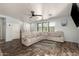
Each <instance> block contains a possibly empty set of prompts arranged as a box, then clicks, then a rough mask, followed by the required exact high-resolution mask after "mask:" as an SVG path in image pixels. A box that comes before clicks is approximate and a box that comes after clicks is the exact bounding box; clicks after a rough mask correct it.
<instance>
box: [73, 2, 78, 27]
mask: <svg viewBox="0 0 79 59" xmlns="http://www.w3.org/2000/svg"><path fill="white" fill-rule="evenodd" d="M71 17H72V19H73V21H74V23H75V25H76V26H77V27H78V26H79V7H78V5H77V3H73V4H72V9H71Z"/></svg>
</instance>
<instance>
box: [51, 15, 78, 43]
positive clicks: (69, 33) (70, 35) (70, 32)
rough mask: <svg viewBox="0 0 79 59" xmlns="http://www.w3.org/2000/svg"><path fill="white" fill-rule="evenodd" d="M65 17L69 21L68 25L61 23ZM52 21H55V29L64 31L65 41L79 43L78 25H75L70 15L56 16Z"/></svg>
mask: <svg viewBox="0 0 79 59" xmlns="http://www.w3.org/2000/svg"><path fill="white" fill-rule="evenodd" d="M52 19H53V18H52ZM65 19H66V20H67V21H68V23H67V26H62V25H61V23H62V20H65ZM51 22H55V31H63V32H64V37H65V41H70V42H77V43H79V41H78V39H79V38H78V31H77V27H76V26H75V24H74V22H73V20H72V18H71V17H70V16H66V17H62V18H61V17H60V18H56V19H54V20H53V21H52V20H51Z"/></svg>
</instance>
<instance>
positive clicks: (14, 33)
mask: <svg viewBox="0 0 79 59" xmlns="http://www.w3.org/2000/svg"><path fill="white" fill-rule="evenodd" d="M21 24H22V23H21V21H19V20H17V19H15V18H11V17H6V41H11V40H13V39H19V38H20V27H21Z"/></svg>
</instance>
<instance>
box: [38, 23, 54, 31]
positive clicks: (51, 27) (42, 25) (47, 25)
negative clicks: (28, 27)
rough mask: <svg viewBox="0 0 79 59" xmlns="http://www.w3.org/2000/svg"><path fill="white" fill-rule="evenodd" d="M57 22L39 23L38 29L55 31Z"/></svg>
mask: <svg viewBox="0 0 79 59" xmlns="http://www.w3.org/2000/svg"><path fill="white" fill-rule="evenodd" d="M54 26H55V22H42V23H37V31H40V32H53V31H54Z"/></svg>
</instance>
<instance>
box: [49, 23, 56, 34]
mask: <svg viewBox="0 0 79 59" xmlns="http://www.w3.org/2000/svg"><path fill="white" fill-rule="evenodd" d="M54 26H55V22H50V23H49V31H50V32H53V31H54Z"/></svg>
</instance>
